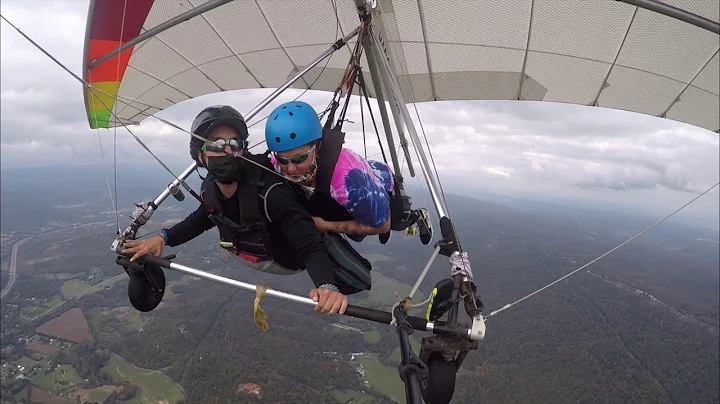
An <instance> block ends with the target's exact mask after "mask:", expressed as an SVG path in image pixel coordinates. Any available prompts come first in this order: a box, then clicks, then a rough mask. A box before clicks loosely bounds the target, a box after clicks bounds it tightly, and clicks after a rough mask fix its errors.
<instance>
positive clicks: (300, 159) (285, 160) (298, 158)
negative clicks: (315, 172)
mask: <svg viewBox="0 0 720 404" xmlns="http://www.w3.org/2000/svg"><path fill="white" fill-rule="evenodd" d="M313 150H315V146H313V147H311V148H310V149H308V151H306V152H304V153H301V154H298V155H295V156H293V157H282V156H280V155H278V154H275V158H276V159H277V161H278V163H280V164H282V165H288V164H290V163H293V164H295V165H298V164H302V163H304V162H306V161H307V159H308V158H309V157H310V153H312V152H313Z"/></svg>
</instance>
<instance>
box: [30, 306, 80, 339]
mask: <svg viewBox="0 0 720 404" xmlns="http://www.w3.org/2000/svg"><path fill="white" fill-rule="evenodd" d="M37 332H38V333H40V334H44V335H48V336H51V337H55V338H61V339H64V340H67V341H72V342H76V343H79V342H84V341H90V342H92V341H93V337H92V334H91V333H90V327H89V326H88V323H87V320H86V319H85V314H83V311H82V309H81V308H78V307H76V308H74V309H71V310H69V311H67V312H66V313H63V314H62V315H60V316H58V317H55V318H53V319H52V320H49V321H48V322H46V323H44V324H42V325H41V326H40V327H38V328H37Z"/></svg>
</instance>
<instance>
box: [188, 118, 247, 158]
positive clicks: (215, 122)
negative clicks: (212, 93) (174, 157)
mask: <svg viewBox="0 0 720 404" xmlns="http://www.w3.org/2000/svg"><path fill="white" fill-rule="evenodd" d="M219 125H228V126H231V127H233V128H235V130H236V131H237V132H238V134H239V135H240V137H241V138H242V139H243V140H247V138H248V136H249V133H248V129H247V125H246V124H245V118H243V116H242V115H241V114H240V112H238V111H237V110H236V109H235V108H233V107H231V106H229V105H213V106H211V107H207V108H205V109H203V110H202V111H200V113H199V114H198V115H197V116H196V117H195V120H194V121H193V123H192V127H191V129H190V131H191V132H192V133H194V134H196V135H198V136H202V137H204V138H207V134H208V133H209V132H210V130H212V129H213V128H215V127H217V126H219ZM202 145H203V141H202V140H200V139H198V138H196V137H194V136H191V137H190V157H192V159H193V160H195V162H197V163H198V165H200V166H202V163H201V162H200V161H198V152H199V151H200V148H202Z"/></svg>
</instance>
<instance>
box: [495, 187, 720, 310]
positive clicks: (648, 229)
mask: <svg viewBox="0 0 720 404" xmlns="http://www.w3.org/2000/svg"><path fill="white" fill-rule="evenodd" d="M718 185H720V182H718V183H715V185H713V186H711V187H710V188H708V189H707V190H705V192H703V193H701V194H700V195H698V196H696V197H695V198H693V199H691V200H690V201H689V202H687V203H685V204H684V205H682V206H681V207H679V208H677V209H675V211H673V212H672V213H670V214H669V215H667V216H665V217H664V218H662V219H660V220H659V221H657V222H655V224H653V225H652V226H650V227H648V228H647V229H645V230H643V231H641V232H640V233H638V234H636V235H634V236H632V237H630V238H629V239H627V240H626V241H625V242H623V243H622V244H620V245H618V246H617V247H615V248H613V249H611V250H610V251H608V252H606V253H604V254H602V255H601V256H599V257H597V258H595V259H594V260H592V261H590V262H588V263H587V264H585V265H583V266H581V267H580V268H578V269H576V270H574V271H572V272H570V273H569V274H567V275H565V276H563V277H561V278H559V279H557V280H556V281H553V282H551V283H549V284H547V285H545V286H543V287H542V288H540V289H538V290H536V291H534V292H532V293H530V294H529V295H527V296H525V297H523V298H520V299H518V300H516V301H514V302H512V303H510V304H506V305H505V306H503V307H501V308H499V309H497V310H495V311H493V312H491V313H490V314H488V315H487V316H485V319H488V318H490V317H492V316H494V315H496V314H498V313H501V312H503V311H505V310H507V309H509V308H510V307H512V306H515V305H516V304H518V303H520V302H522V301H524V300H526V299H529V298H530V297H532V296H535V295H536V294H538V293H540V292H542V291H543V290H545V289H547V288H549V287H551V286H553V285H555V284H556V283H558V282H560V281H562V280H563V279H566V278H568V277H570V276H572V275H573V274H575V273H577V272H578V271H580V270H582V269H584V268H587V267H588V266H590V265H592V264H593V263H595V262H597V261H599V260H601V259H602V258H605V257H606V256H608V255H610V254H611V253H613V252H615V250H617V249H619V248H621V247H622V246H624V245H625V244H627V243H629V242H631V241H633V240H635V239H636V238H638V237H640V236H642V235H643V234H645V233H647V232H648V231H650V230H652V229H653V228H654V227H655V226H657V225H659V224H660V223H662V222H664V221H666V220H668V219H670V218H671V217H673V216H674V215H675V214H676V213H678V212H680V211H681V210H683V209H685V208H686V207H688V206H690V204H692V203H693V202H695V201H696V200H698V199H700V198H701V197H702V196H703V195H705V194H707V193H708V192H710V191H712V190H713V189H714V188H715V187H717V186H718Z"/></svg>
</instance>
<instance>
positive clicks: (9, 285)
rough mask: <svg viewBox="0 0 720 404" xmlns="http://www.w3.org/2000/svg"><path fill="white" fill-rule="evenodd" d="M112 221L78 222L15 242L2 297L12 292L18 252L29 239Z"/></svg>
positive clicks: (0, 294)
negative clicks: (8, 277) (8, 276)
mask: <svg viewBox="0 0 720 404" xmlns="http://www.w3.org/2000/svg"><path fill="white" fill-rule="evenodd" d="M110 222H112V221H111V220H104V221H101V222H92V223H85V224H78V225H75V226H71V227H66V228H64V229H58V230H52V231H49V232H46V233H41V234H37V235H35V236H30V237H26V238H24V239H22V240H20V241H18V242H17V243H15V244H14V245H13V248H12V253H11V254H10V266H9V271H8V272H9V274H8V275H10V279H9V280H8V283H7V285H5V287H4V288H3V289H2V292H0V299H2V298H4V297H5V296H6V295H7V294H8V293H10V289H12V287H13V284H14V283H15V280H16V279H17V252H18V249H19V248H20V246H22V245H23V244H24V243H25V242H26V241H28V240H30V239H33V238H35V237H38V236H44V235H47V234H52V233H57V232H60V231H65V230H70V229H76V228H79V227H86V226H93V225H96V224H103V223H110Z"/></svg>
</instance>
